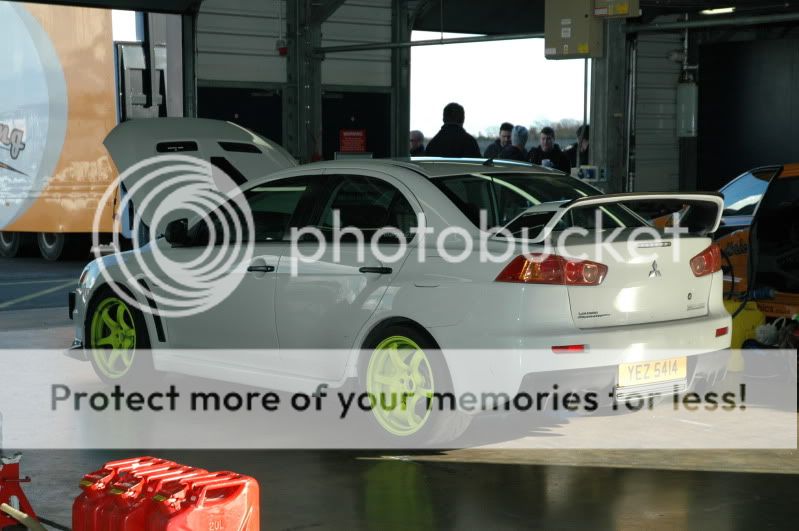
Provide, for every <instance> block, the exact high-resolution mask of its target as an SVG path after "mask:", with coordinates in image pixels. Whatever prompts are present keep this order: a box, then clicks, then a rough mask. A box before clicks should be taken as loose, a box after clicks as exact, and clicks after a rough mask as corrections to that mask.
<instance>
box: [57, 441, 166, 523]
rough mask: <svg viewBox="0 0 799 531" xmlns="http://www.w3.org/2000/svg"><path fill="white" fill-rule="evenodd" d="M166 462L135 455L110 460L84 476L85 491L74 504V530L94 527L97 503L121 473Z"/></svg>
mask: <svg viewBox="0 0 799 531" xmlns="http://www.w3.org/2000/svg"><path fill="white" fill-rule="evenodd" d="M162 462H164V460H163V459H156V458H155V457H134V458H132V459H121V460H119V461H109V462H108V463H106V464H105V465H103V468H101V469H100V470H95V471H94V472H91V473H90V474H86V475H85V476H83V479H82V480H81V482H80V488H81V490H83V492H81V493H80V495H78V497H77V498H75V501H74V502H73V504H72V529H73V531H90V530H93V529H94V514H95V513H94V510H95V508H96V507H97V503H99V501H100V500H101V499H103V497H104V496H105V495H106V493H107V492H108V486H109V485H110V484H111V483H113V482H114V481H116V480H117V479H118V478H119V476H120V474H123V473H125V472H127V471H130V470H133V469H135V468H141V467H145V466H150V465H155V464H158V463H162Z"/></svg>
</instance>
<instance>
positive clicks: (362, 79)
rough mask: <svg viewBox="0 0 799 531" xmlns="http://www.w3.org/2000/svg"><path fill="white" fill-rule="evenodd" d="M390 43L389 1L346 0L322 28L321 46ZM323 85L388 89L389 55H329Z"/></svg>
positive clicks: (382, 52)
mask: <svg viewBox="0 0 799 531" xmlns="http://www.w3.org/2000/svg"><path fill="white" fill-rule="evenodd" d="M372 42H380V43H383V42H391V0H370V1H365V0H348V1H347V2H345V3H344V4H342V6H341V7H339V8H338V10H337V11H336V12H335V13H334V14H333V16H331V17H330V18H329V19H328V20H327V22H325V23H324V24H322V46H323V47H324V46H344V45H348V44H365V43H372ZM322 84H323V85H353V86H366V87H390V86H391V52H390V51H389V50H377V51H366V52H348V53H344V54H342V53H338V54H330V55H328V56H327V57H326V58H325V60H324V61H323V62H322Z"/></svg>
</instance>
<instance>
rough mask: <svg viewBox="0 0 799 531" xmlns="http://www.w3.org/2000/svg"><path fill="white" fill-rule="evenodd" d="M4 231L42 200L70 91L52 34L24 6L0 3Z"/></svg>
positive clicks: (0, 216) (0, 206)
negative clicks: (51, 38)
mask: <svg viewBox="0 0 799 531" xmlns="http://www.w3.org/2000/svg"><path fill="white" fill-rule="evenodd" d="M0 35H2V36H3V40H4V42H5V43H6V44H7V46H8V49H9V50H13V53H3V54H0V72H2V73H3V79H4V81H3V88H2V94H3V96H2V98H0V229H2V228H3V227H5V226H6V225H8V224H10V223H11V222H13V221H14V220H15V219H16V218H17V217H18V216H19V215H20V214H22V213H23V212H24V211H25V210H27V209H28V208H29V207H30V205H31V204H33V202H34V201H35V200H36V199H37V197H38V194H39V192H40V191H41V190H42V189H44V187H45V186H46V185H47V182H48V181H49V179H50V177H51V176H52V174H53V171H55V168H56V164H57V163H58V159H59V157H60V156H61V148H62V146H63V145H64V136H65V134H66V123H67V90H66V81H65V80H64V72H63V70H62V68H61V65H60V63H59V61H58V56H57V54H56V52H55V49H54V48H53V44H52V42H50V38H49V36H48V35H47V32H46V31H44V29H43V28H42V27H41V25H40V24H39V22H38V21H37V20H36V19H35V18H34V17H33V16H31V14H30V13H28V12H27V11H26V10H25V8H24V7H22V6H21V5H18V4H16V3H14V2H0Z"/></svg>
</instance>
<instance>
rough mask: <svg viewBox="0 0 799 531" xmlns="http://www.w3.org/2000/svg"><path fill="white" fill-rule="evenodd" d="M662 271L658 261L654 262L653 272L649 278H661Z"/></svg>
mask: <svg viewBox="0 0 799 531" xmlns="http://www.w3.org/2000/svg"><path fill="white" fill-rule="evenodd" d="M660 276H661V275H660V270H659V269H658V261H657V260H655V261H654V262H652V271H650V272H649V278H655V277H658V278H660Z"/></svg>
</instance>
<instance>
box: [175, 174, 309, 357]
mask: <svg viewBox="0 0 799 531" xmlns="http://www.w3.org/2000/svg"><path fill="white" fill-rule="evenodd" d="M308 183H309V178H308V177H305V176H295V177H287V178H283V179H277V180H274V181H268V182H266V183H264V184H260V185H257V186H255V187H252V188H250V189H249V190H247V191H246V192H245V194H244V195H245V200H246V204H247V206H248V207H249V211H250V213H251V215H252V227H253V241H254V245H253V253H252V258H251V259H250V260H249V262H248V263H246V264H238V265H237V266H236V267H233V268H232V269H231V270H230V273H229V274H230V275H234V276H235V281H237V282H238V285H237V286H236V287H235V289H234V290H233V291H232V293H231V294H230V295H229V296H228V297H226V298H224V299H223V300H222V301H220V302H219V303H218V304H216V305H215V306H213V307H212V308H210V309H208V310H206V311H204V312H202V313H198V314H196V315H190V316H187V317H179V318H169V319H167V331H168V333H169V343H170V345H171V346H174V347H176V348H199V349H208V348H218V349H222V348H224V349H231V348H232V349H271V350H270V351H269V352H262V351H259V352H249V353H245V352H240V353H237V354H236V359H235V363H236V364H237V365H242V366H251V367H254V368H257V369H259V370H267V371H268V370H273V369H276V368H278V361H279V355H278V353H277V348H278V342H277V332H276V328H275V305H274V300H275V299H274V297H275V288H276V278H277V266H278V264H279V261H280V257H281V256H282V255H283V254H285V253H287V252H288V250H289V241H288V237H289V235H290V232H291V231H290V227H291V226H292V225H293V224H295V223H298V222H299V221H295V220H299V219H301V218H302V217H303V216H306V215H307V211H306V210H304V208H305V207H304V205H305V204H306V203H307V201H309V200H310V199H309V198H310V197H311V195H312V191H311V188H310V187H309V184H308ZM241 215H245V214H243V213H242V214H241ZM220 217H223V216H212V217H211V219H212V221H211V223H215V224H217V225H218V224H220V221H219V219H218V218H220ZM202 230H203V228H202V227H201V226H200V227H199V228H195V229H193V231H192V232H193V234H194V237H195V238H197V239H198V240H199V243H200V245H195V246H191V247H176V248H172V249H170V251H169V252H170V253H171V256H170V258H171V259H173V260H182V261H189V260H197V259H199V258H200V257H201V255H202V254H203V253H204V252H206V249H207V245H212V246H213V247H214V249H215V250H218V252H226V251H225V250H223V248H225V247H226V246H225V245H224V242H222V241H219V240H218V241H215V242H207V240H206V239H205V238H203V237H202V236H198V235H197V234H198V232H199V233H202ZM215 230H216V231H217V234H220V233H221V231H219V229H218V228H216V229H215ZM206 242H207V243H206ZM216 258H218V257H217V256H213V255H209V256H208V257H207V258H206V259H205V260H215V259H216ZM209 355H210V354H209ZM200 356H203V354H200ZM214 361H215V362H217V363H220V364H224V363H226V361H227V360H219V359H215V360H214ZM232 362H233V360H231V363H232Z"/></svg>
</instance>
